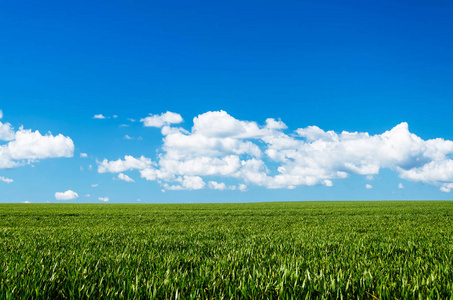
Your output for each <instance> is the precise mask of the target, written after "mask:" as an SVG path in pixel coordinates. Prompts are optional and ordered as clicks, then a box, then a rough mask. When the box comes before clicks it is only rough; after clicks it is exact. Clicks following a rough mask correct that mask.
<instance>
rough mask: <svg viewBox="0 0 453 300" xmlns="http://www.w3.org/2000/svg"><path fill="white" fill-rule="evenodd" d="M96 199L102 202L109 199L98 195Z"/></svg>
mask: <svg viewBox="0 0 453 300" xmlns="http://www.w3.org/2000/svg"><path fill="white" fill-rule="evenodd" d="M98 200H99V201H103V202H108V201H109V200H110V199H109V197H98Z"/></svg>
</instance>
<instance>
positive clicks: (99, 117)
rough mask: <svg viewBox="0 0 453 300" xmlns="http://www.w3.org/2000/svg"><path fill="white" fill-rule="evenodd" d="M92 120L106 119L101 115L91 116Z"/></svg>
mask: <svg viewBox="0 0 453 300" xmlns="http://www.w3.org/2000/svg"><path fill="white" fill-rule="evenodd" d="M93 119H99V120H103V119H107V118H106V117H104V115H102V114H99V115H94V116H93Z"/></svg>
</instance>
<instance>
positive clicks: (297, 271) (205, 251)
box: [0, 201, 453, 299]
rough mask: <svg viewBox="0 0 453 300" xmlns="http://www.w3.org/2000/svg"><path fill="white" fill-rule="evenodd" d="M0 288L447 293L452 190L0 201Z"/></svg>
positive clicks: (36, 291)
mask: <svg viewBox="0 0 453 300" xmlns="http://www.w3.org/2000/svg"><path fill="white" fill-rule="evenodd" d="M0 264H1V265H0V297H1V298H6V299H17V298H61V299H63V298H93V299H98V298H122V297H124V298H158V299H165V298H168V299H172V298H183V299H199V298H205V299H207V298H210V299H212V298H215V299H236V298H253V299H257V298H274V299H293V298H308V299H312V298H319V299H325V298H327V299H329V298H330V299H332V298H350V299H366V298H368V299H371V298H374V299H396V298H398V299H413V298H423V299H427V298H442V299H453V202H434V201H431V202H281V203H250V204H1V205H0Z"/></svg>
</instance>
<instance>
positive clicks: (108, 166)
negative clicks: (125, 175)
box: [98, 155, 152, 173]
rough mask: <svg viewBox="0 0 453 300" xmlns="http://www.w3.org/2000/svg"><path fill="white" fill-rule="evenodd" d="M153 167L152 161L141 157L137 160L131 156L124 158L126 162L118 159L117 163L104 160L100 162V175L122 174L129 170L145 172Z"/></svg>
mask: <svg viewBox="0 0 453 300" xmlns="http://www.w3.org/2000/svg"><path fill="white" fill-rule="evenodd" d="M151 165H152V161H151V159H149V158H146V157H144V156H141V157H139V158H135V157H133V156H130V155H126V156H124V160H121V159H118V160H116V161H108V160H107V159H104V160H103V161H102V162H98V172H99V173H106V172H110V173H121V172H124V171H128V170H134V169H137V170H143V169H146V168H149V167H150V166H151Z"/></svg>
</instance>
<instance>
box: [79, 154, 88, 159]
mask: <svg viewBox="0 0 453 300" xmlns="http://www.w3.org/2000/svg"><path fill="white" fill-rule="evenodd" d="M80 157H81V158H86V157H88V154H86V153H80Z"/></svg>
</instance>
